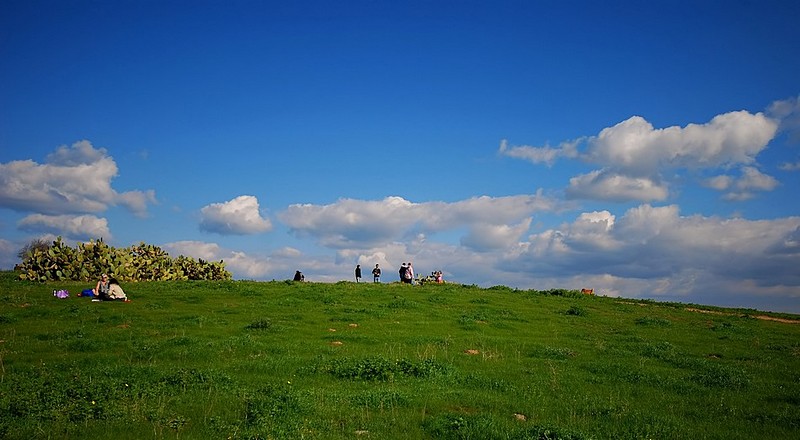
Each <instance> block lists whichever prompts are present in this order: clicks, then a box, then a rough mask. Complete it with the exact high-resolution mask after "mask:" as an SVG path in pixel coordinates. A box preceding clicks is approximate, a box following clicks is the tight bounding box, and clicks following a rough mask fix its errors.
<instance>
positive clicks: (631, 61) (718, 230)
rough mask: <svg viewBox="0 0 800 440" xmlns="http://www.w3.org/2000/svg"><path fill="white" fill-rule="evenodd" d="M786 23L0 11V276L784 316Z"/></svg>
mask: <svg viewBox="0 0 800 440" xmlns="http://www.w3.org/2000/svg"><path fill="white" fill-rule="evenodd" d="M798 18H800V4H798V3H797V2H793V1H762V2H744V1H725V2H721V1H720V2H716V1H715V2H702V1H700V2H697V1H664V2H638V1H637V2H588V1H587V2H576V1H565V2H532V1H520V2H516V1H515V2H505V1H498V2H477V1H458V2H455V1H411V2H384V1H348V2H327V1H319V2H307V1H298V2H270V1H261V2H257V1H225V2H222V1H192V2H188V1H186V2H183V1H147V0H142V1H125V0H120V1H114V2H104V1H68V2H63V1H37V0H33V1H17V0H7V1H4V2H2V3H0V267H3V268H11V267H13V265H14V264H15V263H17V262H18V260H17V257H16V254H17V251H18V250H19V249H20V248H21V247H22V246H23V245H24V244H25V243H27V242H29V241H30V240H31V239H33V238H37V237H45V238H48V239H49V238H53V237H55V236H59V235H60V236H63V237H64V238H65V239H67V240H68V241H69V242H70V243H73V244H74V243H76V242H79V241H88V240H90V239H92V238H97V237H101V236H102V237H104V239H105V240H106V241H108V242H109V243H111V244H112V245H115V246H119V247H124V246H129V245H131V244H135V243H139V242H141V241H144V242H146V243H150V244H155V245H158V246H161V247H162V248H164V249H165V250H167V251H169V252H170V254H172V255H173V256H177V255H180V254H184V255H190V256H193V257H196V258H204V259H212V260H220V259H223V260H224V261H225V262H226V264H227V267H228V269H229V270H230V271H231V272H232V273H233V274H234V277H235V278H237V279H256V280H271V279H288V278H289V277H291V276H292V275H293V273H294V271H295V270H301V271H303V272H304V273H305V274H306V278H307V279H308V280H312V281H324V282H333V281H339V280H343V279H352V273H353V268H354V267H355V265H356V264H361V265H362V267H365V268H371V267H374V265H375V264H380V265H381V266H382V267H383V268H384V271H385V274H386V275H385V277H384V278H385V281H391V280H393V279H394V278H395V275H394V274H395V273H396V270H397V268H398V267H399V265H400V263H401V262H407V261H412V262H413V263H414V266H415V267H416V268H417V272H418V273H420V272H421V273H429V272H431V271H434V270H442V271H443V272H444V276H445V279H446V280H450V281H456V282H461V283H465V284H473V283H474V284H478V285H481V286H492V285H498V284H503V285H508V286H512V287H518V288H523V289H530V288H534V289H549V288H575V289H579V288H583V287H586V288H594V289H595V290H596V291H598V292H599V293H600V294H604V295H609V296H622V297H632V298H652V299H656V300H664V301H679V302H691V303H701V304H713V305H721V306H742V307H754V308H759V309H764V310H774V311H789V312H794V313H800V269H799V268H800V203H798V201H797V200H798V199H797V196H796V192H797V190H798V188H800V104H799V103H798V97H800V81H798V78H800V57H798V49H800V27H798V26H797V20H798Z"/></svg>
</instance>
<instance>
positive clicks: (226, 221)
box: [200, 196, 272, 235]
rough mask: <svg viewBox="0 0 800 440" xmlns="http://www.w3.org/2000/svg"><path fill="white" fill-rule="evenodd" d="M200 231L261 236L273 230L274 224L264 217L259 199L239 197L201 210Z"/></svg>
mask: <svg viewBox="0 0 800 440" xmlns="http://www.w3.org/2000/svg"><path fill="white" fill-rule="evenodd" d="M200 214H201V220H200V229H201V230H204V231H208V232H216V233H218V234H222V235H249V234H260V233H263V232H268V231H270V230H272V222H270V220H269V219H268V218H265V217H262V216H261V212H260V210H259V205H258V199H257V198H256V197H254V196H239V197H236V198H235V199H233V200H230V201H227V202H224V203H212V204H210V205H208V206H205V207H204V208H203V209H201V210H200Z"/></svg>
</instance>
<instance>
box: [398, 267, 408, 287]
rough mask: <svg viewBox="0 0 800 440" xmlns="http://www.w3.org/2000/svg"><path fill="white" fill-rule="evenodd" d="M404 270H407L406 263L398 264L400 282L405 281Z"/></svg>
mask: <svg viewBox="0 0 800 440" xmlns="http://www.w3.org/2000/svg"><path fill="white" fill-rule="evenodd" d="M406 270H407V268H406V263H403V264H401V265H400V271H399V272H400V282H401V283H405V282H406Z"/></svg>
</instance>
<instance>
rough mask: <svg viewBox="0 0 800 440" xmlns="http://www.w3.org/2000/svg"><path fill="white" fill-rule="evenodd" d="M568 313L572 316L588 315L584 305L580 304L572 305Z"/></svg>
mask: <svg viewBox="0 0 800 440" xmlns="http://www.w3.org/2000/svg"><path fill="white" fill-rule="evenodd" d="M566 314H567V315H572V316H586V315H588V313H587V312H586V310H585V309H583V308H582V307H578V306H572V307H570V308H569V309H567V311H566Z"/></svg>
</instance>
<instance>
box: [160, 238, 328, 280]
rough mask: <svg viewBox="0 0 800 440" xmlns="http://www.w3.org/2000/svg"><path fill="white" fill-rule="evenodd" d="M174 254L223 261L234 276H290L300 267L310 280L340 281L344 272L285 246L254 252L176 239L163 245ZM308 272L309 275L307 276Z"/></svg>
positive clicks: (280, 277) (247, 277)
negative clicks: (266, 253) (273, 250)
mask: <svg viewBox="0 0 800 440" xmlns="http://www.w3.org/2000/svg"><path fill="white" fill-rule="evenodd" d="M162 247H163V249H164V250H166V251H167V252H169V254H170V255H171V256H173V257H175V256H178V255H185V256H187V257H192V258H202V259H203V260H206V261H222V262H224V263H225V268H226V269H227V270H228V271H230V272H231V273H232V274H233V277H234V278H236V279H259V280H264V279H290V278H291V277H292V275H293V274H294V271H295V270H302V271H303V272H304V273H306V274H307V279H308V280H309V281H312V280H313V281H339V280H341V279H342V277H341V276H337V275H332V274H336V273H337V272H343V270H342V269H341V268H336V264H335V263H334V262H332V261H331V260H330V259H329V258H323V257H313V256H307V255H304V254H303V253H302V252H300V251H299V250H297V249H293V248H289V247H284V248H281V249H278V250H276V251H275V252H273V253H271V254H269V255H253V254H248V253H246V252H241V251H236V250H231V249H226V248H223V247H222V246H220V245H219V244H217V243H209V242H203V241H176V242H172V243H167V244H165V245H163V246H162ZM309 275H311V276H310V277H309Z"/></svg>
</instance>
